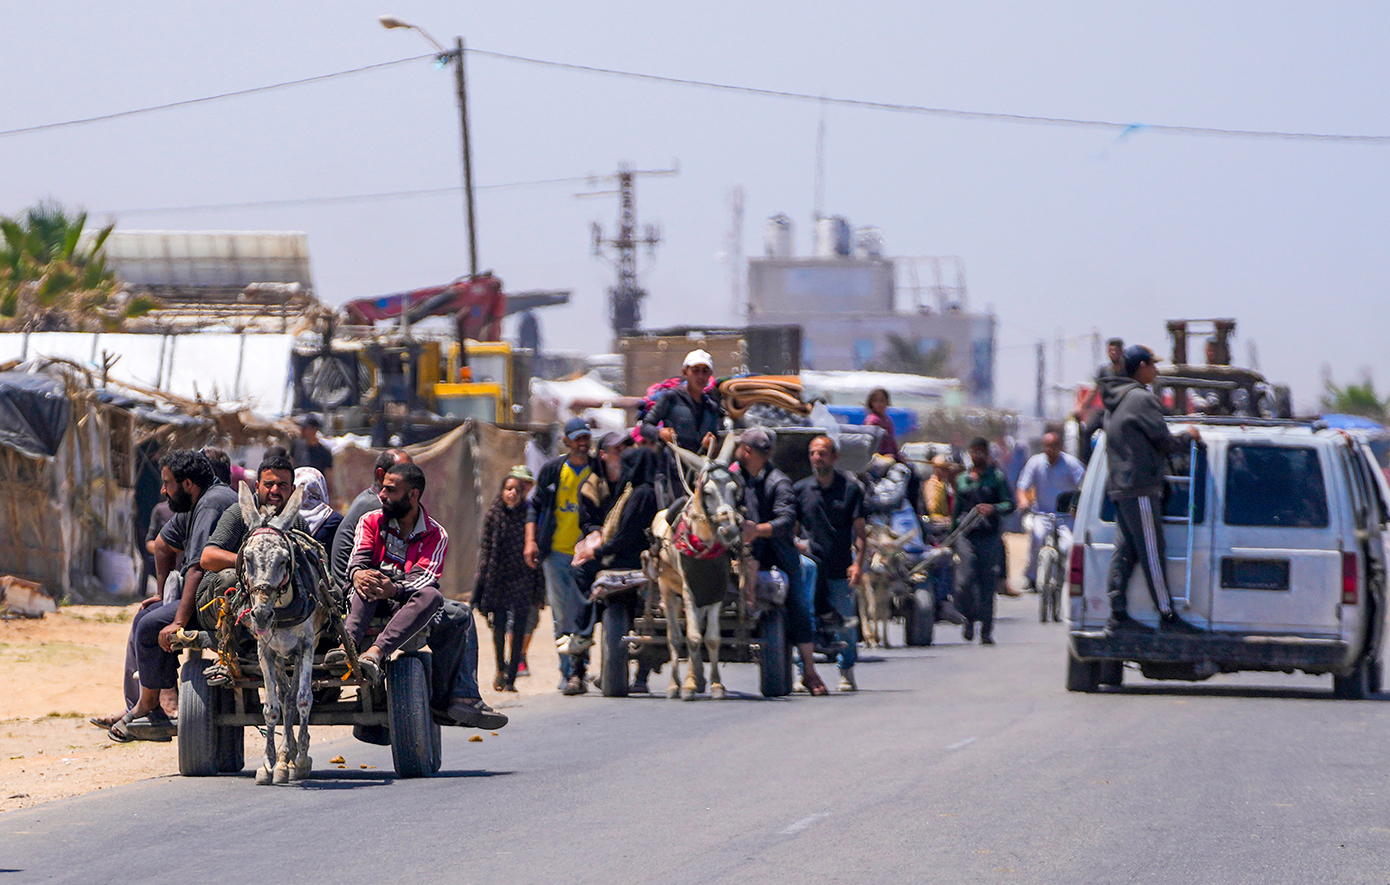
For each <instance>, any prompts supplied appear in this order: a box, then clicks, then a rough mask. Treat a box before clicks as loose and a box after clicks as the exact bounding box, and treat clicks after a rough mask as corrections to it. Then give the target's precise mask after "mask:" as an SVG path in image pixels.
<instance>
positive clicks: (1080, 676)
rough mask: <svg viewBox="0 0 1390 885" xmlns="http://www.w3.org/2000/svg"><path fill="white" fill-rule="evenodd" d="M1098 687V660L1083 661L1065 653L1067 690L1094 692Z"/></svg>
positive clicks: (1069, 653)
mask: <svg viewBox="0 0 1390 885" xmlns="http://www.w3.org/2000/svg"><path fill="white" fill-rule="evenodd" d="M1099 689H1100V662H1099V661H1083V660H1080V659H1079V658H1077V657H1076V656H1075V655H1073V654H1072V653H1071V652H1068V653H1067V691H1084V692H1088V693H1089V692H1095V691H1098V690H1099Z"/></svg>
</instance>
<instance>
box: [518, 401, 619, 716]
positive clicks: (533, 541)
mask: <svg viewBox="0 0 1390 885" xmlns="http://www.w3.org/2000/svg"><path fill="white" fill-rule="evenodd" d="M592 437H593V433H592V431H590V429H589V425H588V423H587V422H586V421H585V420H584V419H583V418H572V419H570V421H569V423H568V424H566V425H565V448H566V450H567V451H566V453H565V454H563V455H561V456H560V457H558V458H555V459H553V460H551V461H547V462H546V463H545V465H544V466H543V467H541V469H540V473H539V474H537V476H536V491H535V494H534V495H533V496H532V497H531V504H530V506H529V508H528V510H527V513H526V549H525V553H524V555H525V557H526V564H527V565H529V566H530V567H531V568H537V567H539V568H540V569H541V570H542V571H543V572H544V573H545V590H546V596H547V597H548V598H549V600H550V613H551V616H552V618H553V619H554V622H555V639H556V643H557V645H559V646H560V674H561V681H562V683H563V684H562V685H561V686H560V690H561V691H563V692H564V693H565V694H567V695H575V694H583V693H584V692H585V691H588V684H587V683H585V681H584V673H585V671H586V670H587V669H588V663H589V651H588V650H589V646H591V645H593V632H594V625H593V623H592V621H591V620H589V619H587V618H583V617H582V615H583V614H584V612H585V610H586V606H587V603H588V601H587V600H586V599H585V598H584V596H583V594H581V593H580V592H579V585H578V584H577V583H576V581H575V577H574V565H573V560H574V547H575V545H576V544H578V543H579V539H580V536H581V535H580V528H579V488H580V486H582V485H584V480H586V479H588V478H589V475H590V474H591V473H593V471H595V470H599V469H601V468H600V467H599V465H598V463H597V461H595V460H594V459H593V457H591V456H590V454H589V442H590V440H591V439H592ZM582 621H589V622H588V623H581V622H582ZM562 637H567V639H566V640H565V641H563V642H561V638H562Z"/></svg>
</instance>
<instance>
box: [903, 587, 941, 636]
mask: <svg viewBox="0 0 1390 885" xmlns="http://www.w3.org/2000/svg"><path fill="white" fill-rule="evenodd" d="M935 626H936V597H935V596H933V595H932V591H930V590H926V589H922V588H918V589H916V590H914V591H912V593H911V594H910V595H909V596H907V597H905V598H904V599H903V644H904V645H907V646H908V647H910V648H920V647H922V646H926V645H931V641H932V628H933V627H935Z"/></svg>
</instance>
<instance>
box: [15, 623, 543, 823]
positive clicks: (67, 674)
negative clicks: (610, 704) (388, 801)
mask: <svg viewBox="0 0 1390 885" xmlns="http://www.w3.org/2000/svg"><path fill="white" fill-rule="evenodd" d="M135 611H136V607H135V606H130V607H128V608H116V607H112V606H69V607H65V608H63V609H61V610H59V612H58V613H57V614H54V615H47V616H45V617H43V618H41V619H36V620H0V813H3V812H5V811H10V810H12V809H16V808H27V807H29V806H31V805H38V804H39V803H41V802H48V801H51V800H53V799H60V798H62V797H64V796H74V795H78V794H80V793H88V792H91V791H92V790H100V789H104V788H106V787H114V786H119V785H121V784H128V783H131V782H133V781H138V780H143V779H145V778H152V777H171V776H174V775H176V774H177V773H178V750H177V745H176V744H175V743H172V742H171V743H151V742H146V741H134V742H132V743H128V744H118V743H116V742H115V741H112V740H111V739H110V738H108V737H107V736H106V732H105V731H103V730H101V729H98V728H96V727H94V726H93V725H92V724H91V723H89V722H88V721H87V717H89V716H94V715H100V714H109V713H115V712H119V711H120V710H121V709H122V707H123V701H122V698H121V687H120V686H121V669H122V667H123V666H124V663H125V645H126V639H127V637H128V636H129V633H130V620H131V618H132V617H133V616H134V613H135ZM478 624H479V627H480V628H481V630H480V635H479V641H480V645H481V647H480V649H479V651H480V654H479V658H480V660H479V665H478V681H479V683H480V684H481V686H482V693H483V699H484V700H486V701H487V702H488V703H489V704H491V705H492V706H493V707H496V708H498V709H499V710H503V711H505V710H507V709H508V708H514V707H516V706H519V705H520V704H523V703H525V699H526V698H527V697H528V696H533V695H536V694H540V693H542V692H553V691H554V690H555V687H556V684H557V683H558V682H559V678H560V672H559V667H558V664H559V662H558V658H557V656H556V654H555V645H554V642H553V640H551V639H550V635H551V632H552V631H551V626H550V616H549V613H548V612H542V613H541V624H540V627H539V628H537V630H536V634H535V636H536V638H535V640H534V643H533V645H532V647H531V652H530V654H529V655H528V663H529V664H530V666H531V668H532V670H533V672H534V675H533V676H531V677H529V678H525V679H518V680H517V688H518V692H517V693H516V694H511V693H506V694H502V693H499V692H495V691H493V690H492V679H493V676H494V675H495V674H496V669H495V667H494V665H493V661H492V637H491V634H490V632H489V631H488V629H487V627H486V625H485V624H484V623H483V622H482V619H481V618H480V619H479V621H478ZM351 733H352V729H351V728H348V727H346V726H315V727H314V728H313V729H312V732H311V740H312V741H313V743H314V744H317V743H319V742H321V741H329V740H334V739H335V738H339V737H347V736H350V735H351ZM506 734H507V732H506V731H505V730H503V731H501V732H499V737H505V736H506ZM246 735H247V748H246V760H247V766H248V767H254V766H255V764H256V763H254V762H253V761H252V760H254V759H258V758H260V756H261V754H262V753H263V752H264V747H265V742H264V741H265V739H264V738H263V737H261V736H260V734H259V733H258V732H256V731H255V730H254V729H249V728H248V729H247V730H246ZM489 739H492V738H491V737H490V736H489ZM344 755H345V756H348V757H350V756H351V754H350V753H345V754H344ZM314 756H315V764H316V766H317V765H326V764H327V757H326V756H323V755H322V754H319V753H314ZM347 762H348V764H352V760H351V758H348V759H347Z"/></svg>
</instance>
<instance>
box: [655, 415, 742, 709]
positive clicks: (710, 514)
mask: <svg viewBox="0 0 1390 885" xmlns="http://www.w3.org/2000/svg"><path fill="white" fill-rule="evenodd" d="M672 449H673V450H674V451H675V452H676V454H677V456H678V457H679V458H680V460H681V461H682V462H684V464H686V465H689V466H690V467H692V468H693V469H695V470H696V471H698V472H697V475H696V478H695V482H694V485H693V488H692V487H690V486H687V488H686V491H687V492H689V494H690V500H689V501H688V502H687V503H686V505H685V508H684V509H683V510H682V511H681V514H680V516H678V517H677V518H676V520H675V521H674V522H668V521H667V518H666V512H665V511H662V512H661V513H658V514H657V515H656V519H655V520H653V521H652V535H653V537H655V538H656V539H657V542H658V544H660V550H659V555H658V557H657V577H656V579H657V584H658V586H659V587H660V589H661V603H662V607H663V608H665V610H666V645H667V647H668V648H669V649H670V652H671V685H670V687H668V688H667V690H666V696H667V697H668V698H674V697H677V696H679V697H681V698H683V699H684V700H687V701H690V700H694V699H695V696H696V695H697V694H698V693H699V692H700V691H702V690H703V688H704V681H705V674H704V665H703V664H702V663H701V661H700V652H701V648H702V647H703V648H704V650H705V652H706V653H707V655H708V657H709V665H710V672H709V680H710V685H709V693H710V697H711V698H712V699H714V700H720V699H721V698H723V697H724V695H725V692H724V685H723V684H722V683H721V682H720V681H719V643H720V639H721V636H720V627H719V611H720V609H721V608H722V607H723V605H724V596H725V594H726V592H727V590H728V586H729V575H730V572H729V559H728V556H729V555H730V554H733V555H734V556H736V557H738V556H740V555H741V553H742V547H743V544H742V541H743V535H742V531H743V480H742V479H741V478H740V477H739V476H738V474H736V473H733V472H731V471H730V470H729V464H730V462H731V461H732V460H733V453H734V434H733V433H732V432H730V433H729V434H728V435H727V436H725V437H724V446H723V448H722V449H721V450H720V452H719V456H718V457H717V458H713V459H711V458H708V457H705V456H702V455H697V454H695V453H694V452H691V451H687V450H686V449H682V448H679V447H678V446H672ZM681 482H682V483H684V482H685V474H684V472H683V471H682V473H681ZM690 560H698V561H702V562H701V565H707V566H708V568H700V567H698V566H696V565H695V564H694V563H690ZM687 565H689V568H690V570H689V571H687ZM696 570H698V571H699V572H700V573H701V574H700V575H699V577H698V578H696V580H697V583H699V584H700V585H701V586H698V587H696V588H694V589H693V590H692V588H691V586H690V578H691V577H693V575H692V574H691V572H694V571H696ZM740 573H742V571H741V572H740ZM682 611H684V613H685V647H686V650H687V653H688V656H689V658H690V672H689V673H688V674H687V675H686V677H685V681H684V683H682V682H681V679H680V635H679V634H680V616H681V612H682Z"/></svg>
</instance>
